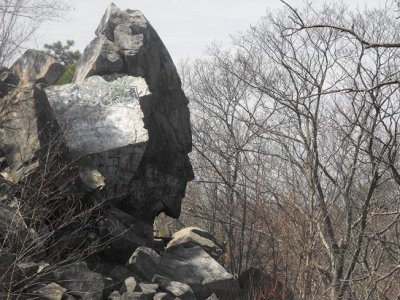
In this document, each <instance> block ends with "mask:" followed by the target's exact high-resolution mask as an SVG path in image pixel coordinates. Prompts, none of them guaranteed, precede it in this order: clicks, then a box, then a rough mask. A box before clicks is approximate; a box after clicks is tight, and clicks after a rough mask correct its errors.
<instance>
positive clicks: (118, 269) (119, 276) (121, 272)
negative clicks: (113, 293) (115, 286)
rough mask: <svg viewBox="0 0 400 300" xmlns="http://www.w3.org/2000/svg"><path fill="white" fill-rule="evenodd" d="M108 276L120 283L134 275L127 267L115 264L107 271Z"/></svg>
mask: <svg viewBox="0 0 400 300" xmlns="http://www.w3.org/2000/svg"><path fill="white" fill-rule="evenodd" d="M108 276H110V277H111V278H113V279H115V280H117V281H119V282H121V283H122V282H123V281H124V280H125V279H126V278H128V277H134V274H133V272H132V271H130V270H128V269H127V268H125V267H122V266H118V265H117V266H115V267H114V268H112V270H111V271H110V272H109V273H108ZM135 279H136V278H135Z"/></svg>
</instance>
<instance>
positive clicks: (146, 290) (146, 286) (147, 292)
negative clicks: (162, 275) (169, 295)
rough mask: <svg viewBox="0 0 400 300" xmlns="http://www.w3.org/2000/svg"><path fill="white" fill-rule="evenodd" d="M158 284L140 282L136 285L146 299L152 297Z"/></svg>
mask: <svg viewBox="0 0 400 300" xmlns="http://www.w3.org/2000/svg"><path fill="white" fill-rule="evenodd" d="M158 288H159V285H158V284H156V283H145V282H141V283H139V285H138V286H137V291H138V292H141V293H143V297H144V298H146V299H149V300H151V299H153V296H154V295H155V294H156V293H157V289H158Z"/></svg>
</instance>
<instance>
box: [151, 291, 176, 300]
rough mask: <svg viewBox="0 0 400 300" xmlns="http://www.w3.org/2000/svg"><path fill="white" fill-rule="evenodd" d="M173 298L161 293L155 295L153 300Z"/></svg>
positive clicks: (171, 299)
mask: <svg viewBox="0 0 400 300" xmlns="http://www.w3.org/2000/svg"><path fill="white" fill-rule="evenodd" d="M173 299H174V298H172V296H171V295H170V294H168V293H164V292H160V293H157V294H155V295H154V297H153V300H173Z"/></svg>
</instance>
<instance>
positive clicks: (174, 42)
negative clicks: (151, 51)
mask: <svg viewBox="0 0 400 300" xmlns="http://www.w3.org/2000/svg"><path fill="white" fill-rule="evenodd" d="M286 1H287V2H288V3H290V4H291V5H293V6H295V7H299V6H303V5H304V2H303V0H286ZM389 1H390V0H389ZM110 2H111V1H110V0H70V3H71V4H72V5H73V6H74V7H75V9H74V10H73V11H71V12H69V13H67V14H66V17H65V19H64V20H61V21H59V22H56V23H54V22H53V23H51V24H45V25H44V26H43V27H42V28H41V30H40V31H39V32H38V33H37V34H36V36H35V42H34V43H35V44H36V46H37V47H38V48H42V46H43V44H44V43H53V42H55V41H58V40H61V41H65V40H67V39H72V40H75V42H76V48H78V49H80V50H83V49H84V48H85V46H86V45H87V44H88V43H89V42H90V41H91V40H92V39H93V38H94V31H95V29H96V27H97V25H98V23H99V22H100V19H101V16H102V15H103V13H104V11H105V9H106V7H107V6H108V4H109V3H110ZM113 2H114V3H115V4H116V5H117V6H118V7H120V8H121V9H127V8H130V9H138V10H141V11H142V12H143V14H144V15H145V16H146V18H147V19H148V20H149V21H150V23H151V24H152V25H153V27H154V28H155V29H156V31H157V32H158V34H159V35H160V37H161V39H162V40H163V42H164V44H165V45H166V47H167V49H168V50H169V52H170V54H171V56H172V58H173V59H174V61H175V62H177V61H178V60H179V59H180V58H185V57H193V56H199V55H201V54H202V53H203V52H204V50H205V48H206V47H207V45H209V44H210V43H211V42H213V41H222V42H227V41H229V39H230V34H232V33H235V32H237V31H240V30H246V29H247V28H248V27H249V25H250V24H255V23H256V22H257V21H258V19H259V18H260V17H261V16H262V15H263V14H264V13H265V11H266V9H275V8H278V7H282V3H280V2H279V0H197V1H195V0H114V1H113ZM313 2H314V3H317V4H318V3H322V2H323V0H314V1H313ZM344 2H345V3H347V2H348V3H349V5H350V6H351V7H356V6H357V5H359V6H362V7H363V6H364V5H367V6H368V7H377V6H383V5H385V2H386V0H367V1H365V0H351V1H350V0H344Z"/></svg>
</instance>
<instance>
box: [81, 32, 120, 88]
mask: <svg viewBox="0 0 400 300" xmlns="http://www.w3.org/2000/svg"><path fill="white" fill-rule="evenodd" d="M82 62H85V63H84V65H83V63H82ZM124 71H125V64H124V60H123V58H122V57H121V56H120V55H119V54H118V48H117V47H116V45H114V43H112V42H111V41H109V40H108V39H107V38H106V37H105V36H100V37H96V38H95V39H94V40H93V41H91V42H90V44H89V45H88V46H87V47H86V49H85V51H84V52H83V54H82V57H81V59H80V63H79V68H78V69H77V71H76V73H75V77H74V80H73V81H74V82H78V81H82V80H84V79H85V78H87V77H89V76H92V75H103V74H110V73H125V72H124Z"/></svg>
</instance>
